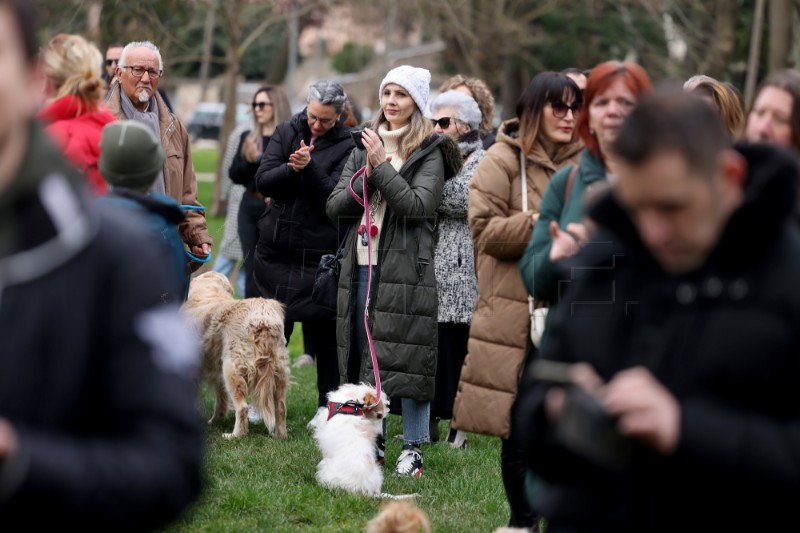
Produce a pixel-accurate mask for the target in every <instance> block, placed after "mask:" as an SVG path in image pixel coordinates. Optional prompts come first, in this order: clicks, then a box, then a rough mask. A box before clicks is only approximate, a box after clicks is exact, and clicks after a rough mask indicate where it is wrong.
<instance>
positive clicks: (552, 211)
mask: <svg viewBox="0 0 800 533" xmlns="http://www.w3.org/2000/svg"><path fill="white" fill-rule="evenodd" d="M571 171H572V165H567V166H565V167H564V168H562V169H561V170H559V171H558V173H556V174H555V175H554V176H553V178H552V179H551V180H550V185H548V186H547V190H546V191H545V193H544V197H543V198H542V205H541V208H540V211H539V220H538V222H537V223H536V225H535V226H534V228H533V235H531V240H530V242H529V243H528V247H527V248H526V249H525V253H524V254H523V255H522V259H520V262H519V271H520V274H521V275H522V281H523V282H524V283H525V287H527V288H528V292H530V293H531V294H532V295H533V297H534V298H536V299H537V300H542V301H546V302H556V301H558V299H559V298H558V294H559V293H558V285H559V281H560V278H559V272H558V269H557V268H556V266H555V265H554V264H553V263H552V262H551V261H550V248H551V247H552V246H553V241H552V239H551V237H550V222H551V221H552V220H555V221H556V222H558V225H559V226H560V227H561V229H562V230H563V229H564V228H566V227H567V224H571V223H573V222H582V221H583V219H584V214H585V211H584V202H583V200H584V196H585V194H586V191H587V190H588V189H589V188H590V187H592V186H594V185H597V184H599V183H605V182H606V169H605V166H604V165H603V162H602V161H601V160H600V159H599V158H598V157H595V156H594V155H592V154H591V153H590V152H589V150H586V149H584V150H583V152H581V159H580V167H579V168H578V172H577V174H575V181H574V182H573V184H572V190H571V191H570V195H569V198H567V201H566V204H565V203H564V195H565V193H566V188H567V181H568V179H569V174H570V172H571ZM565 279H566V278H565Z"/></svg>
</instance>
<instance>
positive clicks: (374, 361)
mask: <svg viewBox="0 0 800 533" xmlns="http://www.w3.org/2000/svg"><path fill="white" fill-rule="evenodd" d="M359 176H364V179H363V180H362V181H363V183H364V190H363V194H364V196H363V198H364V199H363V200H362V199H361V197H359V196H358V194H356V192H355V190H353V183H354V182H355V180H357V179H358V177H359ZM348 189H349V191H350V195H351V196H352V197H353V198H354V199H355V201H356V202H358V204H359V205H361V206H363V207H364V217H365V219H366V221H367V223H369V202H368V201H367V198H369V194H368V193H367V167H366V165H365V166H363V167H361V168H360V169H359V170H358V172H356V173H355V174H353V177H352V178H350V183H349V185H348ZM364 233H366V235H367V266H368V267H369V270H367V298H366V301H365V302H364V329H365V330H366V332H367V341H368V344H369V355H370V356H371V357H372V370H373V372H374V373H375V389H376V391H377V399H376V400H375V405H370V406H368V407H370V408H372V407H376V406H377V405H379V404H380V403H381V374H380V371H379V370H378V358H377V357H376V355H375V344H374V343H373V342H372V332H371V331H370V329H369V298H370V289H371V288H372V232H371V231H370V229H369V228H367V227H366V225H365V228H364Z"/></svg>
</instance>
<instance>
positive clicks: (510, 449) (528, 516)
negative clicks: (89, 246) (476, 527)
mask: <svg viewBox="0 0 800 533" xmlns="http://www.w3.org/2000/svg"><path fill="white" fill-rule="evenodd" d="M538 355H539V354H538V350H537V349H536V348H534V347H531V351H530V352H528V357H527V359H526V361H525V365H524V368H523V371H522V377H523V378H524V376H525V375H526V371H527V368H528V365H530V364H531V362H533V361H534V360H535V359H536V357H538ZM524 386H526V384H525V382H524V380H522V379H521V380H520V383H519V384H518V387H524ZM520 392H521V390H519V389H518V390H517V399H519V397H520ZM516 410H517V402H516V401H515V402H514V405H513V406H512V408H511V431H510V434H509V436H508V439H502V446H501V448H500V468H501V471H502V475H503V487H504V488H505V490H506V499H507V500H508V505H509V507H511V518H510V520H509V524H508V525H509V526H510V527H524V528H529V529H530V528H533V526H534V525H535V524H536V523H537V521H538V519H539V517H538V516H537V515H536V513H535V512H534V511H533V509H532V508H531V505H530V503H529V500H528V495H527V494H526V492H525V474H526V472H527V468H528V466H527V454H526V452H525V447H524V442H523V439H524V437H523V431H522V430H523V428H520V427H517V424H516V423H515V421H516V419H517V417H516Z"/></svg>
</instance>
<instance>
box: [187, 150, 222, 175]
mask: <svg viewBox="0 0 800 533" xmlns="http://www.w3.org/2000/svg"><path fill="white" fill-rule="evenodd" d="M218 158H219V150H217V149H216V148H196V149H195V148H192V162H193V163H194V171H195V172H211V173H214V172H216V171H217V160H218Z"/></svg>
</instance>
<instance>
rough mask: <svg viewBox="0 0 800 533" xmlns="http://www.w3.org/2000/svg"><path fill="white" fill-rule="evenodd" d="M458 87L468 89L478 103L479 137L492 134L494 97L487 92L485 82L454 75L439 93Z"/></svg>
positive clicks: (446, 81) (440, 88)
mask: <svg viewBox="0 0 800 533" xmlns="http://www.w3.org/2000/svg"><path fill="white" fill-rule="evenodd" d="M458 87H466V88H467V89H469V92H471V93H472V96H474V97H475V101H476V102H478V109H480V110H481V125H480V127H479V128H478V131H480V133H481V135H488V134H490V133H492V130H493V129H494V124H492V122H493V121H494V96H492V91H490V90H489V87H488V86H487V85H486V82H484V81H483V80H482V79H480V78H468V77H466V76H464V75H463V74H456V75H455V76H453V77H451V78H448V79H447V80H445V82H444V83H443V84H442V85H441V87H439V92H441V93H443V92H445V91H449V90H451V89H457V88H458Z"/></svg>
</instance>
